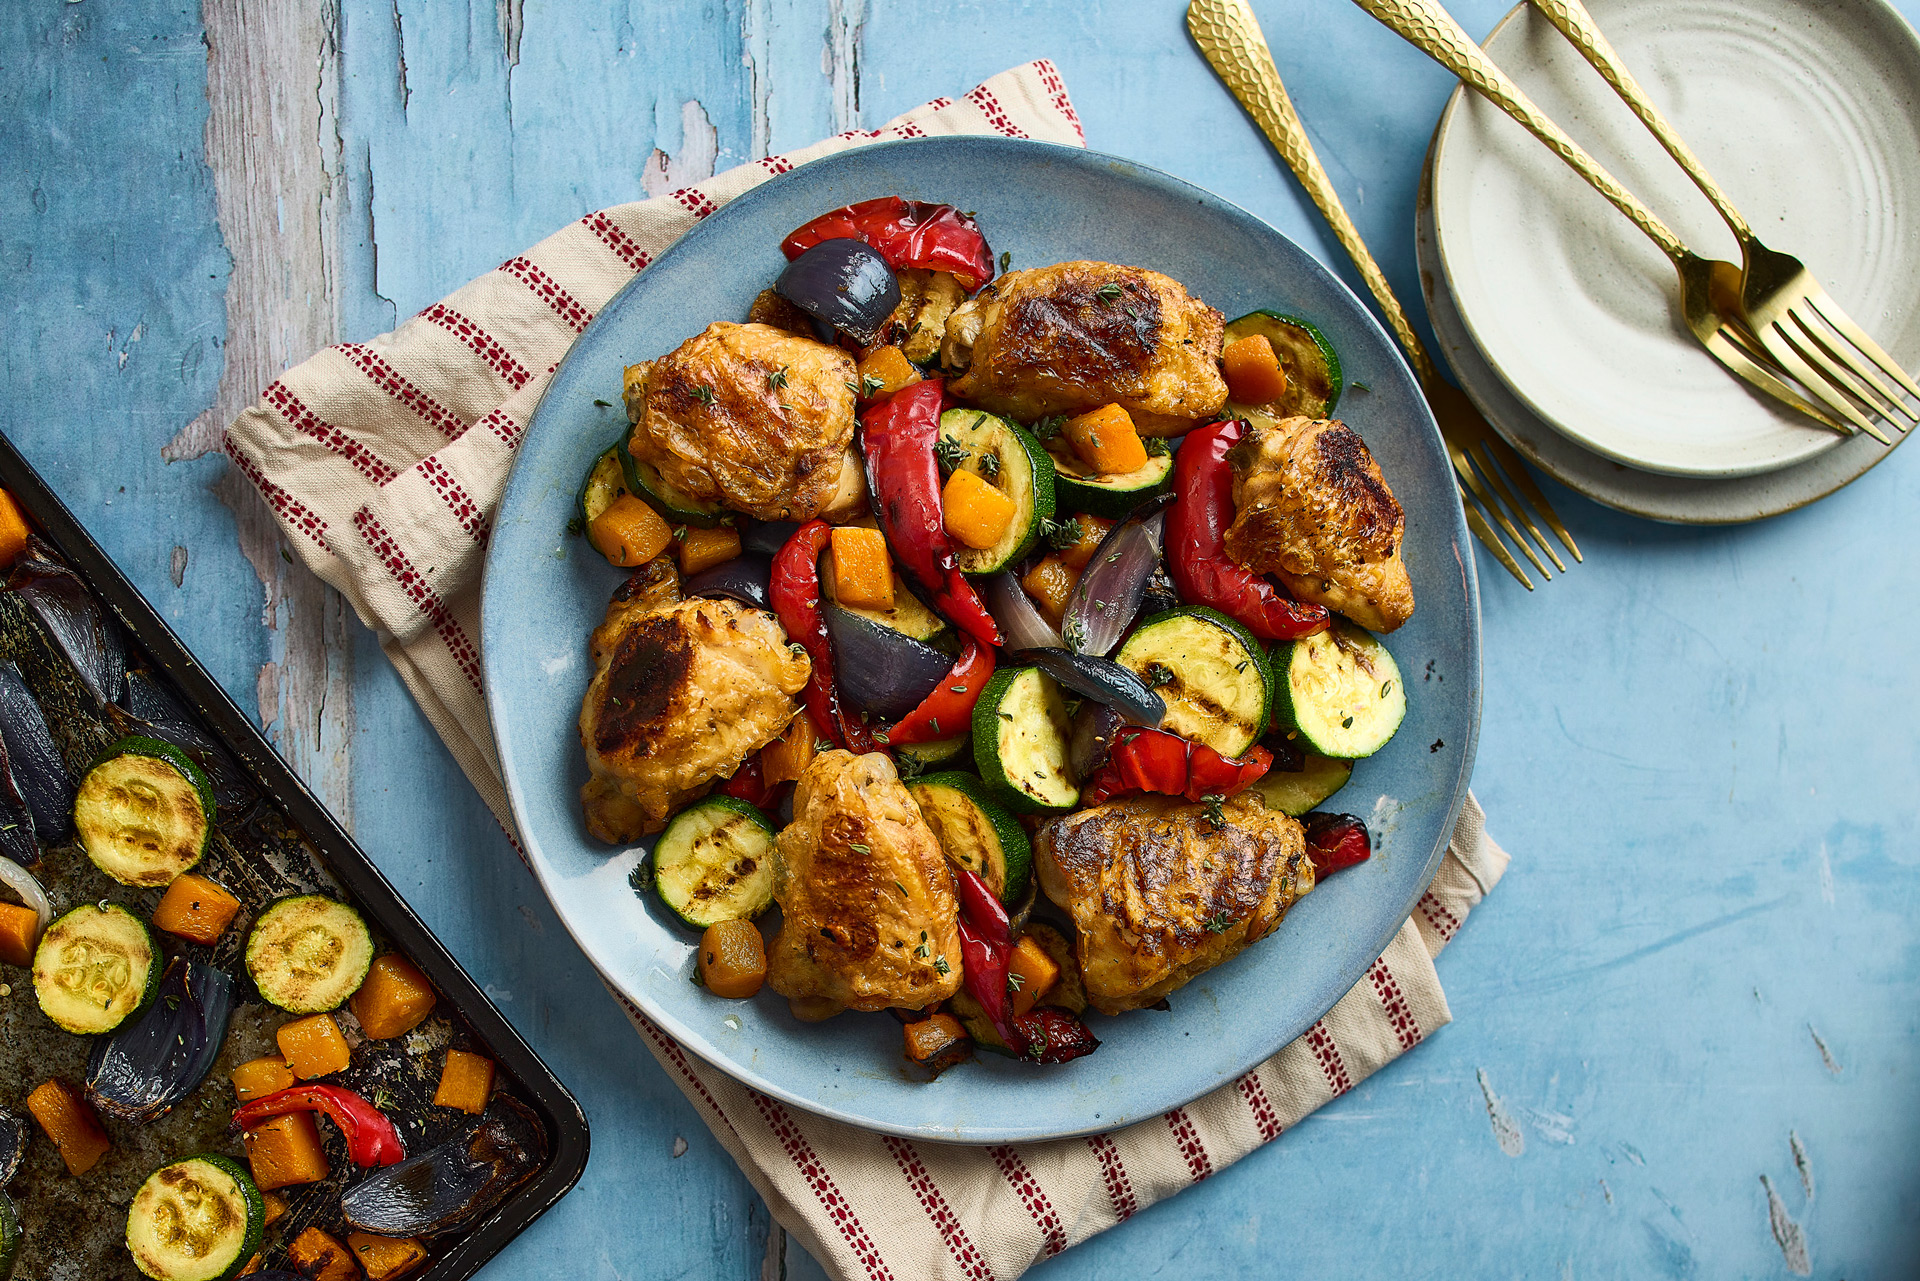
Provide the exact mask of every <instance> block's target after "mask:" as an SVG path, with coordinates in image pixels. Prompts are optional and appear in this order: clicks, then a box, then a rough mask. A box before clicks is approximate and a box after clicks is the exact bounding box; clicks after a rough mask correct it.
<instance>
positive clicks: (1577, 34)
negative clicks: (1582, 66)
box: [1533, 0, 1753, 244]
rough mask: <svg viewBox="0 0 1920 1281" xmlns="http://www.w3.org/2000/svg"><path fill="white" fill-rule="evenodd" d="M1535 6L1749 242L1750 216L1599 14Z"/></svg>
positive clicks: (1546, 1) (1556, 0)
mask: <svg viewBox="0 0 1920 1281" xmlns="http://www.w3.org/2000/svg"><path fill="white" fill-rule="evenodd" d="M1533 7H1534V8H1536V9H1538V10H1539V11H1540V12H1541V13H1543V14H1545V15H1546V16H1547V21H1548V22H1551V23H1552V24H1553V25H1554V26H1556V27H1558V28H1559V29H1560V34H1561V35H1563V36H1565V37H1566V38H1567V39H1568V40H1570V41H1572V42H1573V47H1574V48H1576V49H1578V50H1579V51H1580V56H1581V57H1583V58H1585V59H1586V60H1587V61H1588V62H1590V63H1592V64H1593V69H1594V70H1595V71H1598V72H1599V73H1600V74H1601V75H1602V76H1603V77H1605V78H1606V82H1607V83H1608V84H1610V85H1612V86H1613V91H1614V92H1615V93H1617V94H1619V95H1620V96H1621V97H1622V98H1623V99H1625V100H1626V103H1627V105H1628V106H1629V107H1631V108H1633V114H1634V115H1636V116H1638V117H1640V123H1641V124H1643V125H1645V126H1646V127H1647V128H1648V130H1649V131H1651V132H1652V134H1653V136H1654V137H1656V138H1658V139H1659V140H1660V145H1661V146H1662V147H1665V148H1666V149H1667V154H1668V155H1669V156H1672V157H1673V160H1674V163H1675V164H1677V165H1679V166H1680V167H1681V168H1682V169H1684V170H1686V171H1687V177H1689V178H1691V179H1693V181H1694V185H1696V186H1697V187H1699V188H1700V190H1701V192H1702V193H1703V194H1704V195H1705V196H1706V198H1707V199H1708V200H1711V201H1712V202H1713V207H1714V208H1715V209H1718V210H1719V211H1720V216H1721V217H1722V218H1725V219H1726V220H1727V226H1729V227H1731V228H1733V234H1734V235H1735V236H1737V237H1739V239H1740V243H1741V244H1745V243H1746V242H1747V241H1748V240H1750V239H1752V238H1753V229H1752V228H1751V227H1749V226H1748V225H1747V220H1746V219H1745V218H1743V217H1741V216H1740V211H1739V210H1738V209H1735V208H1734V207H1733V202H1732V201H1731V200H1729V199H1727V195H1726V193H1725V192H1723V191H1721V190H1720V187H1719V184H1718V183H1716V182H1714V180H1713V179H1712V178H1711V177H1709V176H1708V174H1707V168H1706V166H1705V165H1703V164H1701V163H1700V157H1698V156H1696V155H1694V154H1693V149H1692V148H1691V147H1689V146H1687V144H1686V143H1685V142H1684V141H1683V140H1682V139H1681V137H1680V135H1679V134H1677V133H1675V132H1674V131H1673V126H1672V125H1670V124H1668V123H1667V120H1666V117H1665V116H1662V115H1661V114H1660V110H1659V108H1657V107H1655V106H1654V105H1653V101H1652V99H1650V98H1648V97H1647V95H1646V92H1645V91H1644V90H1642V89H1641V88H1640V82H1639V81H1637V80H1635V79H1634V78H1633V73H1632V72H1631V71H1628V70H1627V67H1626V64H1625V63H1623V62H1621V61H1620V55H1619V54H1618V53H1616V52H1614V48H1613V45H1612V44H1611V43H1610V42H1609V41H1608V40H1607V38H1606V36H1605V35H1603V34H1601V31H1600V28H1599V26H1598V25H1596V24H1595V23H1594V20H1593V15H1592V14H1590V13H1588V12H1587V6H1586V5H1584V4H1582V3H1581V2H1580V0H1533Z"/></svg>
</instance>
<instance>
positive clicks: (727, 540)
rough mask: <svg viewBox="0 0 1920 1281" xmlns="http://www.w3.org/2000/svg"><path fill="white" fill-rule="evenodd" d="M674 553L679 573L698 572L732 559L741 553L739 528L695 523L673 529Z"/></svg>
mask: <svg viewBox="0 0 1920 1281" xmlns="http://www.w3.org/2000/svg"><path fill="white" fill-rule="evenodd" d="M673 545H674V549H675V553H674V554H675V555H676V556H678V557H679V559H680V572H681V573H683V574H697V573H699V572H700V571H701V570H703V569H712V568H713V567H714V566H715V565H721V564H724V563H726V562H727V561H730V560H732V559H733V558H734V557H735V556H738V555H739V554H740V531H739V530H738V529H735V528H734V527H733V526H732V525H720V526H717V527H715V528H713V529H700V528H698V527H696V526H693V525H688V526H686V527H685V528H677V529H675V530H674V531H673Z"/></svg>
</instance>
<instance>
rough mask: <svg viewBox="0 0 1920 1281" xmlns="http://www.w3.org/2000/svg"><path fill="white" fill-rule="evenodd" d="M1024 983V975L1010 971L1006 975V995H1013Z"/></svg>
mask: <svg viewBox="0 0 1920 1281" xmlns="http://www.w3.org/2000/svg"><path fill="white" fill-rule="evenodd" d="M1026 985H1027V980H1026V976H1025V975H1023V974H1012V973H1009V974H1008V975H1007V995H1009V996H1011V995H1013V994H1014V993H1015V992H1018V991H1019V990H1020V989H1021V988H1023V987H1025V986H1026Z"/></svg>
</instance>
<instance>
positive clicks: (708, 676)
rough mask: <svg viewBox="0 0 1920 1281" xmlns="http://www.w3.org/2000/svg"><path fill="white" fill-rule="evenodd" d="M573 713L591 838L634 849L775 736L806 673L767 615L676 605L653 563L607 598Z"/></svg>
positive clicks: (668, 580) (730, 607) (675, 592)
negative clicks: (582, 752)
mask: <svg viewBox="0 0 1920 1281" xmlns="http://www.w3.org/2000/svg"><path fill="white" fill-rule="evenodd" d="M591 651H592V655H593V663H594V674H593V680H592V682H591V683H590V684H589V685H588V686H587V694H586V697H585V698H584V699H583V700H582V701H581V704H580V744H581V746H582V747H583V748H585V749H586V754H587V768H588V769H590V770H592V771H593V777H592V778H591V779H589V780H588V781H587V783H586V785H585V786H583V787H582V788H581V789H580V801H581V804H582V805H583V806H584V807H585V809H586V814H587V830H588V831H590V832H592V833H593V834H594V835H595V836H596V837H598V838H599V839H601V840H603V841H608V842H611V843H615V844H619V843H624V842H627V841H634V840H638V839H639V838H640V837H642V836H644V835H647V834H648V833H651V832H657V831H659V830H660V829H661V828H662V827H663V826H665V824H666V819H667V816H668V815H669V814H671V813H673V812H674V811H675V810H677V809H679V808H680V807H681V806H683V805H685V804H686V803H687V802H689V801H691V800H694V799H696V798H697V797H699V796H700V795H702V794H703V793H704V792H705V791H706V790H707V787H708V785H709V784H710V783H712V781H713V780H714V779H716V778H724V777H726V776H727V775H730V774H732V773H733V772H734V771H735V770H736V769H738V768H740V765H741V763H742V762H743V761H745V760H746V758H747V757H748V756H750V755H751V754H753V753H754V752H757V751H759V750H760V749H761V748H762V747H764V746H766V745H767V744H768V743H770V742H772V741H773V740H774V739H775V738H777V737H779V735H780V733H781V731H783V730H784V729H786V727H787V723H788V722H789V721H791V720H792V719H793V717H794V713H795V712H797V711H798V710H799V704H798V703H796V702H795V701H794V698H793V696H794V695H795V694H796V693H798V692H799V691H800V690H801V688H802V687H803V686H805V685H806V683H807V675H808V673H809V672H810V671H811V670H812V668H811V664H809V662H808V661H807V656H806V654H805V653H804V652H802V651H797V650H795V649H794V648H793V647H791V646H789V645H788V644H787V635H786V633H785V632H784V631H782V630H781V629H780V624H779V623H778V622H777V621H775V619H774V617H773V615H771V614H767V613H762V612H761V611H759V610H755V609H748V608H746V607H745V606H742V605H736V604H735V603H733V602H732V601H726V600H681V599H680V585H679V582H678V579H677V576H676V575H675V573H674V569H673V564H672V562H670V561H668V560H666V559H664V558H662V559H659V560H653V561H649V562H648V563H647V564H646V565H644V566H642V567H641V568H640V569H639V570H638V571H636V572H635V573H634V574H633V576H632V577H631V578H629V579H628V580H627V581H626V582H625V583H623V584H622V585H621V586H620V588H619V589H618V590H617V591H615V593H614V596H613V600H612V602H611V603H610V604H609V605H608V606H607V617H606V621H605V622H603V623H601V624H600V626H599V627H598V628H596V629H594V633H593V639H592V644H591Z"/></svg>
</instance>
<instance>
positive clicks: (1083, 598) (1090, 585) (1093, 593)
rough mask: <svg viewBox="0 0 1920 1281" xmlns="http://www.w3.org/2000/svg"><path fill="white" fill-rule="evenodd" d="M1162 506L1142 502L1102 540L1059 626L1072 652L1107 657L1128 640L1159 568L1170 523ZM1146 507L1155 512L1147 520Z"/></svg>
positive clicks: (1155, 503) (1074, 590) (1083, 572)
mask: <svg viewBox="0 0 1920 1281" xmlns="http://www.w3.org/2000/svg"><path fill="white" fill-rule="evenodd" d="M1163 506H1164V504H1161V503H1157V502H1147V503H1142V504H1141V506H1140V510H1139V511H1136V512H1135V513H1134V514H1133V515H1131V516H1129V517H1127V519H1126V520H1124V521H1122V522H1120V523H1119V524H1118V525H1115V526H1114V527H1113V528H1112V529H1110V530H1108V531H1107V536H1106V537H1105V538H1103V539H1101V540H1100V546H1099V547H1098V548H1097V549H1096V550H1095V551H1094V553H1093V557H1092V559H1090V560H1088V561H1087V567H1086V569H1084V570H1083V571H1081V574H1080V581H1079V582H1077V583H1075V584H1074V587H1073V595H1072V596H1071V597H1069V598H1068V600H1067V612H1066V615H1065V617H1064V618H1063V619H1062V620H1061V623H1060V634H1061V635H1062V636H1064V637H1066V640H1067V644H1068V646H1069V647H1071V648H1072V649H1074V650H1076V651H1078V652H1079V653H1082V654H1093V655H1096V656H1101V657H1104V656H1105V655H1107V654H1109V653H1111V652H1112V651H1113V647H1114V646H1115V645H1118V644H1119V643H1120V638H1121V637H1122V636H1124V635H1126V631H1127V628H1128V626H1129V625H1131V624H1132V622H1133V620H1134V617H1135V616H1136V615H1137V614H1139V612H1140V601H1141V599H1142V598H1143V597H1144V596H1145V595H1146V592H1147V580H1148V579H1149V578H1150V577H1152V575H1153V571H1154V570H1155V568H1157V567H1158V566H1159V564H1160V539H1161V529H1162V526H1164V525H1165V523H1166V516H1165V514H1164V512H1163V511H1162V510H1161V508H1162V507H1163ZM1148 508H1152V509H1153V510H1152V513H1151V514H1149V515H1145V516H1143V515H1142V514H1141V513H1142V512H1145V511H1146V510H1147V509H1148Z"/></svg>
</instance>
